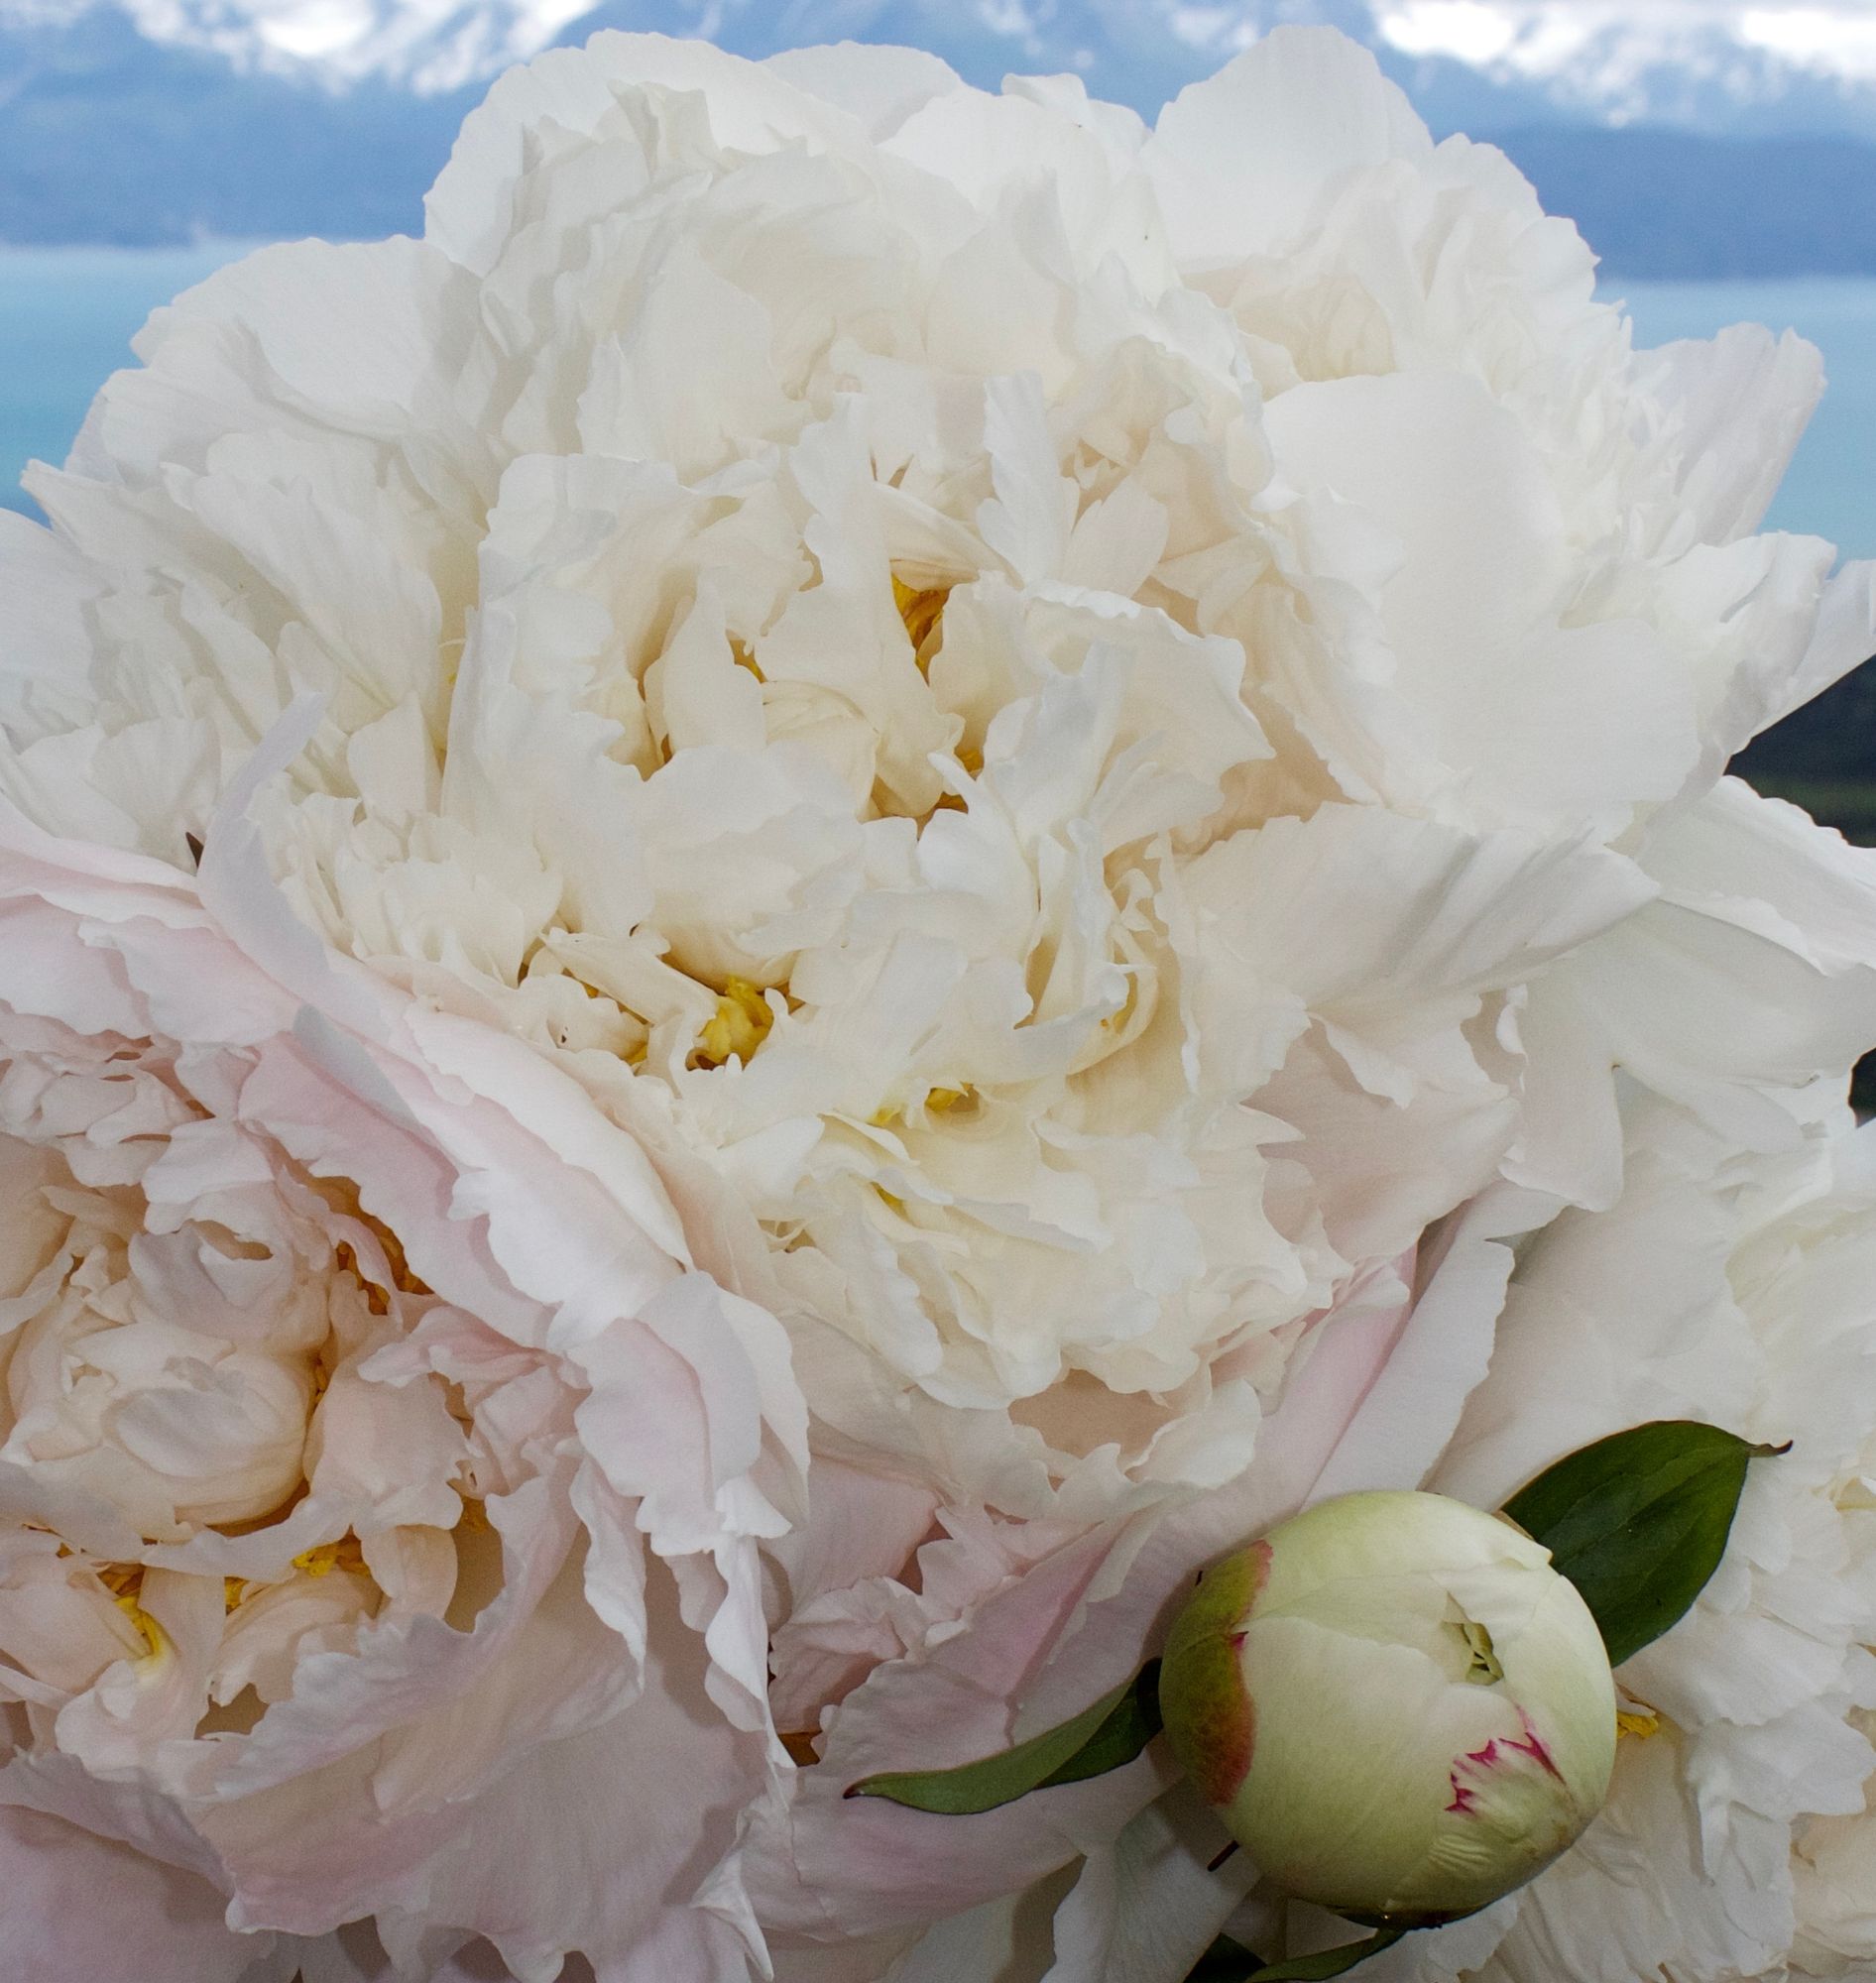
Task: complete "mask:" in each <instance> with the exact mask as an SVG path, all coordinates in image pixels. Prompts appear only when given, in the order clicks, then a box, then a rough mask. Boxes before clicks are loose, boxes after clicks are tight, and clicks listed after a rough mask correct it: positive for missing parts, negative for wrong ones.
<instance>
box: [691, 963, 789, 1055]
mask: <svg viewBox="0 0 1876 1983" xmlns="http://www.w3.org/2000/svg"><path fill="white" fill-rule="evenodd" d="M774 1023H775V1015H774V1013H773V1012H771V1011H770V1010H769V1009H768V1001H767V999H766V998H764V997H763V996H762V987H761V986H760V985H752V984H751V983H750V982H749V980H748V979H747V978H732V979H731V980H730V982H729V984H728V986H727V987H726V988H725V990H724V994H723V996H722V997H721V998H719V999H718V1000H717V1015H716V1017H715V1018H714V1019H712V1020H711V1021H710V1023H709V1024H708V1025H706V1026H705V1027H704V1029H703V1031H702V1032H701V1033H699V1034H698V1035H697V1050H696V1052H695V1053H693V1054H692V1055H691V1057H690V1059H691V1065H692V1066H693V1067H722V1066H724V1065H725V1064H726V1063H727V1062H728V1061H729V1059H730V1057H731V1056H732V1055H735V1056H736V1058H737V1059H739V1060H742V1061H745V1062H747V1061H749V1060H750V1059H752V1058H753V1057H754V1055H755V1052H756V1049H757V1048H758V1047H760V1046H761V1045H762V1042H763V1041H764V1040H765V1039H766V1038H767V1037H768V1033H769V1028H770V1027H771V1026H773V1025H774Z"/></svg>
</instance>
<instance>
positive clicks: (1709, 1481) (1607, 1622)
mask: <svg viewBox="0 0 1876 1983" xmlns="http://www.w3.org/2000/svg"><path fill="white" fill-rule="evenodd" d="M1789 1451H1790V1448H1789V1447H1775V1446H1752V1445H1749V1444H1748V1443H1747V1442H1746V1441H1745V1440H1743V1439H1740V1438H1738V1437H1737V1436H1736V1435H1734V1434H1732V1433H1729V1432H1723V1431H1721V1430H1720V1428H1719V1427H1718V1426H1709V1425H1699V1424H1696V1423H1694V1422H1693V1421H1691V1420H1686V1419H1668V1420H1663V1421H1660V1422H1659V1423H1657V1424H1654V1425H1645V1426H1637V1427H1635V1429H1634V1430H1633V1431H1632V1432H1618V1433H1615V1434H1614V1435H1612V1436H1611V1437H1610V1438H1608V1439H1603V1440H1598V1441H1597V1442H1596V1443H1595V1445H1594V1446H1585V1447H1584V1448H1583V1451H1582V1452H1581V1453H1573V1454H1572V1455H1571V1456H1570V1457H1569V1458H1567V1459H1560V1460H1559V1461H1558V1462H1557V1464H1556V1465H1555V1466H1553V1467H1551V1468H1550V1469H1549V1470H1548V1471H1547V1472H1544V1473H1540V1474H1539V1475H1538V1477H1537V1478H1536V1479H1535V1480H1533V1481H1532V1482H1531V1484H1530V1485H1529V1486H1528V1487H1525V1488H1523V1489H1521V1490H1520V1491H1519V1492H1518V1493H1517V1494H1515V1495H1513V1496H1512V1498H1511V1499H1510V1500H1509V1501H1508V1502H1506V1503H1505V1509H1504V1512H1505V1513H1506V1514H1507V1515H1509V1516H1510V1517H1511V1519H1512V1520H1513V1521H1514V1522H1516V1523H1517V1524H1518V1526H1519V1527H1520V1528H1521V1529H1524V1530H1526V1531H1527V1532H1528V1533H1529V1534H1531V1535H1533V1536H1535V1537H1536V1538H1537V1540H1538V1541H1539V1542H1541V1543H1542V1544H1543V1545H1544V1546H1545V1548H1546V1549H1548V1550H1549V1551H1550V1553H1551V1559H1552V1561H1553V1562H1554V1563H1555V1564H1556V1566H1557V1568H1558V1569H1559V1570H1560V1571H1562V1572H1563V1574H1564V1575H1566V1576H1567V1577H1569V1578H1570V1580H1571V1582H1573V1583H1574V1584H1575V1585H1576V1586H1577V1588H1578V1589H1579V1590H1580V1591H1582V1592H1583V1601H1584V1602H1585V1603H1586V1604H1587V1605H1588V1607H1589V1609H1590V1611H1591V1612H1592V1613H1593V1614H1594V1617H1595V1621H1596V1624H1597V1625H1598V1626H1599V1627H1600V1628H1601V1632H1602V1642H1603V1644H1604V1645H1605V1646H1606V1647H1607V1648H1608V1655H1609V1664H1610V1665H1611V1666H1620V1665H1621V1663H1622V1662H1623V1661H1624V1660H1626V1659H1628V1658H1630V1657H1631V1656H1632V1655H1634V1654H1636V1653H1638V1652H1640V1651H1641V1649H1642V1648H1643V1647H1644V1646H1647V1645H1652V1644H1653V1643H1654V1641H1655V1640H1656V1639H1658V1638H1660V1637H1661V1635H1662V1633H1663V1632H1665V1631H1666V1630H1667V1629H1668V1628H1669V1626H1671V1625H1673V1624H1674V1623H1675V1622H1676V1621H1677V1620H1679V1619H1680V1618H1682V1617H1683V1616H1684V1615H1685V1614H1686V1612H1687V1610H1688V1607H1689V1606H1690V1605H1691V1604H1692V1603H1693V1602H1694V1600H1695V1598H1697V1597H1698V1596H1699V1595H1700V1592H1701V1591H1702V1590H1703V1589H1704V1588H1705V1586H1706V1580H1707V1578H1708V1577H1709V1576H1711V1575H1712V1574H1713V1572H1714V1571H1715V1570H1717V1569H1718V1568H1719V1560H1720V1558H1721V1557H1722V1556H1724V1555H1725V1553H1726V1538H1727V1537H1728V1536H1729V1535H1730V1534H1731V1533H1732V1518H1733V1512H1734V1510H1735V1509H1736V1508H1737V1507H1738V1506H1739V1496H1740V1493H1741V1492H1742V1490H1743V1489H1744V1487H1745V1484H1746V1466H1747V1464H1748V1462H1749V1461H1750V1460H1752V1459H1753V1458H1757V1457H1762V1456H1768V1455H1771V1454H1777V1453H1786V1452H1789Z"/></svg>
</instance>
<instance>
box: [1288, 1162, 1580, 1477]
mask: <svg viewBox="0 0 1876 1983" xmlns="http://www.w3.org/2000/svg"><path fill="white" fill-rule="evenodd" d="M1543 1217H1544V1208H1542V1207H1541V1206H1539V1205H1537V1204H1536V1202H1534V1200H1533V1198H1532V1197H1531V1195H1530V1194H1528V1193H1524V1192H1519V1191H1516V1190H1514V1189H1512V1188H1510V1187H1505V1186H1499V1187H1494V1189H1492V1190H1491V1191H1488V1192H1486V1193H1485V1194H1484V1195H1483V1196H1482V1197H1480V1198H1478V1199H1476V1200H1474V1202H1473V1203H1472V1204H1471V1205H1470V1206H1468V1207H1466V1209H1465V1210H1464V1211H1462V1212H1459V1213H1456V1214H1455V1215H1454V1216H1453V1218H1451V1219H1450V1220H1448V1221H1447V1222H1446V1223H1445V1225H1443V1226H1442V1228H1441V1229H1440V1233H1439V1237H1438V1243H1437V1244H1436V1245H1433V1246H1430V1247H1429V1248H1428V1249H1427V1253H1426V1256H1425V1257H1424V1258H1423V1261H1422V1264H1421V1269H1420V1288H1419V1292H1418V1294H1417V1295H1416V1297H1415V1300H1414V1303H1413V1307H1412V1309H1411V1310H1410V1312H1409V1314H1408V1316H1407V1318H1406V1323H1405V1327H1404V1328H1403V1329H1402V1331H1401V1333H1400V1335H1399V1337H1398V1339H1397V1340H1396V1341H1395V1342H1394V1343H1393V1344H1391V1345H1390V1347H1389V1349H1388V1352H1387V1355H1386V1358H1385V1360H1384V1361H1383V1363H1382V1364H1381V1365H1380V1366H1379V1367H1378V1368H1377V1369H1376V1370H1375V1372H1374V1376H1373V1381H1372V1383H1371V1384H1370V1386H1369V1388H1368V1390H1367V1393H1366V1395H1365V1396H1364V1397H1363V1398H1362V1399H1361V1402H1360V1404H1359V1406H1358V1408H1357V1409H1356V1411H1355V1412H1354V1414H1353V1416H1352V1417H1350V1418H1349V1419H1348V1422H1347V1426H1346V1429H1345V1430H1344V1432H1343V1435H1342V1437H1341V1439H1340V1440H1339V1441H1338V1443H1337V1445H1336V1449H1335V1451H1334V1452H1333V1453H1332V1454H1331V1455H1330V1456H1329V1458H1328V1459H1327V1461H1326V1462H1325V1464H1324V1466H1323V1468H1322V1471H1321V1472H1320V1473H1319V1474H1318V1475H1317V1477H1316V1480H1315V1482H1314V1484H1313V1486H1312V1488H1311V1490H1310V1497H1309V1498H1310V1499H1312V1500H1327V1499H1328V1498H1329V1497H1330V1496H1332V1495H1335V1494H1351V1493H1354V1492H1356V1491H1357V1490H1358V1489H1361V1488H1366V1487H1418V1486H1419V1485H1420V1483H1421V1482H1422V1481H1423V1480H1424V1479H1425V1478H1426V1476H1427V1474H1428V1472H1429V1471H1430V1470H1431V1469H1432V1467H1433V1466H1434V1464H1435V1463H1436V1462H1437V1461H1438V1459H1439V1458H1440V1455H1441V1454H1442V1453H1443V1452H1444V1451H1445V1449H1446V1445H1447V1442H1448V1441H1449V1440H1450V1439H1451V1438H1452V1437H1453V1434H1454V1431H1455V1430H1456V1428H1457V1427H1458V1425H1459V1422H1460V1415H1461V1414H1462V1412H1464V1410H1465V1409H1466V1399H1467V1398H1468V1397H1469V1396H1470V1395H1471V1394H1472V1392H1473V1391H1474V1390H1475V1389H1477V1387H1478V1386H1479V1384H1481V1383H1482V1382H1483V1381H1484V1377H1485V1367H1486V1365H1487V1364H1488V1363H1489V1362H1490V1360H1491V1347H1492V1341H1493V1339H1494V1335H1495V1331H1496V1327H1497V1322H1498V1316H1499V1314H1500V1312H1501V1311H1502V1309H1503V1307H1504V1299H1505V1283H1506V1282H1507V1280H1508V1279H1509V1277H1510V1274H1511V1267H1512V1255H1511V1249H1510V1247H1509V1246H1506V1245H1501V1244H1500V1243H1498V1242H1499V1240H1500V1239H1501V1238H1503V1237H1504V1236H1506V1235H1508V1234H1512V1233H1517V1232H1522V1231H1525V1230H1528V1229H1529V1227H1530V1226H1531V1225H1532V1224H1533V1223H1536V1222H1539V1221H1541V1220H1542V1218H1543ZM1304 1374H1305V1375H1306V1376H1307V1374H1308V1372H1307V1371H1305V1373H1304Z"/></svg>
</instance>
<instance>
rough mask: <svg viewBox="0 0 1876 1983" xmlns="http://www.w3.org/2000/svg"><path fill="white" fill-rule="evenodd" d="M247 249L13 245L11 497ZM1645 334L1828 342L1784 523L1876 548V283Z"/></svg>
mask: <svg viewBox="0 0 1876 1983" xmlns="http://www.w3.org/2000/svg"><path fill="white" fill-rule="evenodd" d="M240 252H241V249H240V248H239V247H238V246H235V245H232V244H216V243H208V244H205V245H203V246H200V247H194V248H186V249H115V248H53V249H6V250H0V502H4V503H10V504H12V505H14V506H15V507H18V508H22V509H24V508H27V507H29V506H28V504H27V502H26V499H25V498H24V497H23V496H21V495H20V494H19V478H20V471H21V470H22V469H23V468H24V467H25V465H26V463H27V462H28V461H29V460H31V459H33V458H34V457H36V456H37V457H39V458H40V459H42V460H47V461H60V460H62V459H63V458H64V454H65V450H66V448H67V447H68V446H69V445H70V443H71V437H72V435H73V434H74V433H75V432H76V431H77V428H78V423H79V422H80V420H82V419H83V417H84V410H85V408H86V406H87V405H88V404H89V402H90V399H91V395H92V394H93V393H94V392H95V391H96V390H97V388H98V386H99V385H100V384H101V383H102V382H103V380H104V378H105V376H106V375H107V374H108V373H110V372H111V371H113V370H114V369H115V368H116V367H118V366H120V365H123V364H126V363H128V362H129V361H130V349H129V346H130V339H131V336H132V334H133V333H134V332H135V331H136V329H137V328H138V326H139V325H140V324H141V323H142V322H143V320H144V318H145V317H146V316H147V315H148V314H149V313H150V311H151V310H152V309H154V308H155V307H156V306H157V305H158V304H159V303H162V302H166V301H168V300H169V298H170V297H171V296H173V295H175V294H176V292H178V291H180V290H184V289H187V288H188V287H189V286H190V285H191V284H193V283H198V282H200V281H201V280H202V278H203V277H204V276H206V275H208V274H209V273H210V271H211V270H213V269H215V268H216V267H217V266H219V264H221V263H222V262H224V261H226V260H228V259H229V258H230V257H231V256H233V255H236V254H239V253H240ZM1604 290H1605V292H1606V293H1608V294H1610V295H1612V296H1620V297H1623V298H1625V299H1626V300H1627V302H1628V304H1629V307H1630V309H1631V311H1632V312H1633V314H1634V317H1635V322H1636V330H1637V341H1638V342H1640V343H1643V344H1662V343H1666V342H1667V341H1668V340H1669V339H1671V338H1677V337H1710V336H1711V335H1712V333H1713V332H1714V331H1715V330H1717V329H1719V328H1720V326H1721V325H1723V324H1728V323H1735V322H1739V321H1741V320H1747V319H1751V320H1756V321H1758V322H1760V323H1768V324H1770V325H1771V326H1772V327H1773V328H1774V329H1775V330H1783V329H1785V328H1786V327H1788V326H1790V327H1791V328H1793V329H1796V330H1798V331H1800V332H1802V333H1803V335H1805V336H1806V337H1809V338H1810V339H1811V340H1812V341H1813V342H1814V343H1816V344H1817V345H1818V346H1819V347H1820V348H1821V350H1822V352H1823V355H1824V363H1825V367H1826V369H1827V371H1828V373H1829V376H1830V388H1829V391H1828V393H1827V394H1826V395H1825V397H1824V403H1823V407H1822V408H1821V410H1820V411H1819V412H1818V414H1817V418H1816V420H1815V421H1814V422H1813V424H1812V428H1811V431H1810V432H1809V433H1808V434H1807V435H1806V437H1805V441H1804V444H1803V446H1802V447H1801V448H1800V450H1799V454H1798V459H1797V461H1796V462H1795V463H1794V464H1793V467H1792V472H1791V474H1790V476H1789V477H1788V478H1787V481H1786V484H1785V487H1784V489H1783V491H1782V492H1781V493H1780V496H1779V498H1778V501H1777V503H1776V504H1775V505H1774V507H1773V510H1772V515H1771V518H1770V520H1769V521H1770V524H1771V525H1772V526H1773V527H1775V528H1780V529H1789V530H1806V531H1812V532H1815V533H1816V534H1817V535H1818V536H1823V537H1829V538H1830V539H1832V541H1834V542H1836V543H1838V544H1840V545H1841V546H1842V548H1843V550H1844V552H1845V553H1846V554H1847V555H1849V556H1853V557H1870V556H1876V281H1868V280H1835V279H1819V280H1815V281H1803V282H1778V283H1624V282H1621V281H1619V280H1611V281H1609V282H1607V283H1605V285H1604Z"/></svg>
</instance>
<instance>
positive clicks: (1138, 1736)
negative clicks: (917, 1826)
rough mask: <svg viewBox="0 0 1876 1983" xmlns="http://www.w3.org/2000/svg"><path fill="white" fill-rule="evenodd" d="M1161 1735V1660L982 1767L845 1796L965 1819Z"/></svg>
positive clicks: (904, 1773)
mask: <svg viewBox="0 0 1876 1983" xmlns="http://www.w3.org/2000/svg"><path fill="white" fill-rule="evenodd" d="M1158 1733H1159V1662H1158V1661H1157V1660H1153V1661H1150V1662H1149V1663H1148V1664H1147V1665H1146V1666H1145V1667H1144V1668H1143V1669H1142V1670H1141V1671H1140V1672H1139V1673H1138V1674H1137V1675H1135V1676H1134V1678H1133V1679H1132V1680H1130V1681H1127V1682H1125V1683H1124V1684H1123V1685H1122V1686H1120V1687H1117V1688H1115V1689H1114V1691H1113V1692H1112V1693H1109V1694H1104V1695H1103V1696H1102V1697H1101V1699H1099V1700H1098V1701H1096V1702H1095V1704H1094V1705H1093V1706H1092V1707H1090V1708H1087V1709H1085V1710H1084V1711H1083V1712H1082V1713H1080V1714H1078V1715H1076V1717H1075V1718H1074V1720H1073V1721H1065V1722H1063V1723H1062V1725H1061V1726H1060V1727H1059V1728H1050V1729H1047V1730H1045V1731H1044V1732H1043V1733H1042V1734H1040V1735H1032V1736H1030V1738H1029V1740H1028V1741H1026V1742H1018V1743H1017V1744H1016V1746H1015V1747H1014V1748H1013V1749H1004V1750H1002V1751H1001V1752H1000V1753H998V1754H997V1755H995V1756H986V1757H985V1758H984V1759H983V1761H982V1762H977V1763H963V1764H960V1765H959V1766H958V1768H956V1769H955V1770H901V1771H893V1772H889V1773H887V1774H885V1775H883V1776H878V1777H867V1778H864V1779H863V1780H862V1781H861V1782H859V1783H857V1784H855V1785H853V1786H852V1787H851V1788H850V1789H849V1791H848V1793H847V1795H848V1796H849V1797H877V1798H884V1799H886V1800H887V1801H888V1802H889V1803H892V1804H902V1805H909V1806H910V1807H911V1808H912V1809H914V1810H929V1811H937V1812H939V1813H941V1814H942V1815H944V1816H947V1817H963V1816H969V1815H971V1814H973V1813H975V1812H977V1811H981V1810H995V1809H997V1807H998V1806H999V1805H1005V1804H1013V1803H1014V1802H1015V1801H1016V1799H1017V1798H1019V1797H1026V1796H1027V1795H1028V1794H1029V1793H1030V1792H1031V1791H1042V1790H1050V1789H1052V1788H1053V1787H1054V1786H1055V1785H1057V1784H1078V1783H1081V1782H1083V1781H1084V1780H1085V1779H1087V1778H1089V1777H1099V1776H1103V1775H1105V1774H1106V1773H1107V1772H1108V1771H1109V1770H1117V1769H1119V1767H1120V1766H1121V1765H1122V1764H1123V1763H1130V1762H1132V1760H1133V1759H1134V1757H1135V1756H1137V1755H1138V1754H1139V1753H1140V1751H1141V1750H1142V1749H1144V1748H1145V1747H1146V1745H1147V1743H1149V1742H1150V1741H1151V1740H1152V1739H1153V1737H1154V1736H1155V1735H1157V1734H1158Z"/></svg>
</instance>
